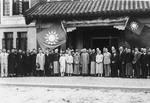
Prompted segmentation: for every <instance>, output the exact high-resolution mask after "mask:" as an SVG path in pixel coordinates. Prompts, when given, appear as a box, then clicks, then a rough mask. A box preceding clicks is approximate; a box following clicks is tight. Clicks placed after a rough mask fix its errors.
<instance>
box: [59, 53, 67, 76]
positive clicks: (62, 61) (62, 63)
mask: <svg viewBox="0 0 150 103" xmlns="http://www.w3.org/2000/svg"><path fill="white" fill-rule="evenodd" d="M59 63H60V73H61V76H64V75H65V69H66V57H65V54H64V53H62V54H61V55H60V58H59Z"/></svg>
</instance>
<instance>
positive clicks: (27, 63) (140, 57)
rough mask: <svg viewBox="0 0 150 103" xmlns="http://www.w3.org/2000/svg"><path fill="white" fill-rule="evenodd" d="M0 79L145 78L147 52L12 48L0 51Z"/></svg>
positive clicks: (149, 64)
mask: <svg viewBox="0 0 150 103" xmlns="http://www.w3.org/2000/svg"><path fill="white" fill-rule="evenodd" d="M0 65H1V66H0V67H1V77H8V76H9V77H14V76H66V75H67V76H72V75H82V76H89V75H90V76H99V77H103V76H104V77H129V78H133V77H135V78H147V77H148V76H149V73H150V49H146V48H141V49H140V50H139V48H134V49H130V48H123V47H122V46H120V47H119V48H118V49H116V48H115V47H114V46H113V47H111V50H110V51H109V50H108V48H103V50H100V49H99V48H96V49H88V50H87V49H85V48H84V49H81V50H78V49H76V50H75V51H74V50H73V49H67V50H65V51H63V50H60V51H59V50H58V49H55V50H50V49H46V50H45V51H43V50H42V49H40V48H39V49H38V51H37V50H35V49H33V50H32V51H30V50H27V51H26V52H24V51H22V50H18V51H17V50H16V49H12V50H11V51H10V52H9V51H6V49H3V50H1V51H0Z"/></svg>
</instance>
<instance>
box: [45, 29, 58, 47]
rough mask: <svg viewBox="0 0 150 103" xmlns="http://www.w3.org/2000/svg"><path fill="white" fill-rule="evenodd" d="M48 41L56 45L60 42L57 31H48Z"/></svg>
mask: <svg viewBox="0 0 150 103" xmlns="http://www.w3.org/2000/svg"><path fill="white" fill-rule="evenodd" d="M45 39H46V43H47V44H49V45H55V44H56V43H57V42H58V34H57V33H56V32H55V31H51V32H49V31H48V34H46V37H45Z"/></svg>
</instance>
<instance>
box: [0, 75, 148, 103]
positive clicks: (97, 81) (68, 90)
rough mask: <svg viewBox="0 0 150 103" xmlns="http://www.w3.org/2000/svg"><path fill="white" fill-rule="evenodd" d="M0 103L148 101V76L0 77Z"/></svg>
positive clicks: (122, 102) (113, 102) (121, 102)
mask: <svg viewBox="0 0 150 103" xmlns="http://www.w3.org/2000/svg"><path fill="white" fill-rule="evenodd" d="M41 87H42V88H41ZM0 103H150V79H127V78H103V77H102V78H100V77H15V78H0Z"/></svg>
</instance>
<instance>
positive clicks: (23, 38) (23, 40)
mask: <svg viewBox="0 0 150 103" xmlns="http://www.w3.org/2000/svg"><path fill="white" fill-rule="evenodd" d="M16 43H17V49H21V50H24V51H26V50H27V32H18V33H17V40H16Z"/></svg>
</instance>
